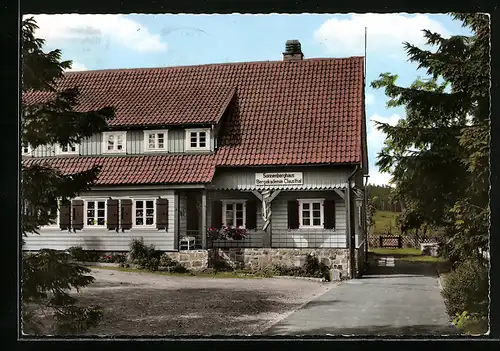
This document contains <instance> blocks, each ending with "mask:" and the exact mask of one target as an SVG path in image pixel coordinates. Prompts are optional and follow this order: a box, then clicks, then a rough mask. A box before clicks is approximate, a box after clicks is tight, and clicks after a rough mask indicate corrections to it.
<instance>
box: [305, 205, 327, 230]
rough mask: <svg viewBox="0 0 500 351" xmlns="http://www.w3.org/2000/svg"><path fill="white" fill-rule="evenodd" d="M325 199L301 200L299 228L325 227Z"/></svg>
mask: <svg viewBox="0 0 500 351" xmlns="http://www.w3.org/2000/svg"><path fill="white" fill-rule="evenodd" d="M323 202H324V200H323V199H313V200H299V206H300V208H299V228H319V227H321V228H322V227H323V222H324V220H323V217H324V213H323Z"/></svg>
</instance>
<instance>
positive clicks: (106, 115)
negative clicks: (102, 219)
mask: <svg viewBox="0 0 500 351" xmlns="http://www.w3.org/2000/svg"><path fill="white" fill-rule="evenodd" d="M37 28H38V27H37V25H36V23H35V21H34V19H33V18H29V19H25V20H23V23H22V77H23V97H24V94H27V93H31V94H32V93H36V94H39V96H41V97H42V98H41V99H40V100H39V101H40V102H39V103H37V104H26V103H24V101H23V106H22V115H21V133H20V134H21V135H20V138H21V143H22V145H28V144H29V145H30V146H31V147H33V148H36V147H38V146H41V145H47V144H56V143H58V144H62V145H66V144H72V143H79V142H80V141H81V140H82V139H83V138H86V137H89V136H91V135H92V134H94V133H97V132H100V131H102V130H104V129H105V128H106V127H107V122H108V121H109V120H110V119H112V118H113V117H114V110H113V109H112V108H110V107H106V108H103V109H100V110H97V111H90V112H76V111H75V107H76V105H77V103H78V97H79V92H78V88H77V87H72V88H68V89H60V88H58V85H57V84H58V81H60V79H62V78H63V77H64V70H65V69H68V68H70V67H71V61H61V52H60V50H53V51H50V52H48V53H45V52H44V51H43V45H44V40H43V39H40V38H36V37H35V31H36V29H37ZM98 173H99V167H93V168H91V169H88V170H86V171H83V172H79V173H74V174H64V173H62V172H61V171H59V170H57V169H53V168H50V167H49V166H47V165H44V164H36V165H30V166H27V165H25V164H23V165H22V171H21V194H20V196H21V217H22V221H21V223H22V225H21V235H22V236H23V237H24V236H27V235H36V234H38V230H39V228H40V227H41V226H43V225H47V224H53V223H55V220H56V216H57V209H58V201H63V202H64V201H70V199H71V198H74V197H75V196H76V195H77V194H79V193H81V192H83V191H86V190H88V189H89V188H90V186H91V185H92V184H93V183H94V182H95V180H96V177H97V175H98ZM89 272H90V270H89V269H88V268H86V267H83V266H79V265H77V264H74V263H71V262H70V261H69V255H68V254H67V253H64V252H56V251H54V250H42V251H40V252H38V253H34V254H24V255H23V259H22V291H21V294H22V296H21V300H22V315H23V332H25V333H37V332H41V330H43V328H42V329H40V328H39V327H37V326H40V325H41V322H40V321H41V320H40V318H39V317H40V310H43V311H44V310H45V309H47V308H48V309H49V310H50V311H52V313H53V317H54V318H55V322H56V323H55V330H54V331H55V332H56V333H58V334H64V333H74V332H81V331H83V330H85V329H87V328H88V327H90V326H92V325H96V323H97V322H98V321H99V319H100V316H101V311H100V308H99V307H97V306H88V307H82V306H78V305H77V300H76V299H75V298H74V297H72V296H70V294H69V291H70V290H71V289H77V290H78V289H80V288H82V287H84V286H86V285H88V284H90V283H91V282H92V281H93V279H94V278H93V277H92V276H90V275H87V274H88V273H89Z"/></svg>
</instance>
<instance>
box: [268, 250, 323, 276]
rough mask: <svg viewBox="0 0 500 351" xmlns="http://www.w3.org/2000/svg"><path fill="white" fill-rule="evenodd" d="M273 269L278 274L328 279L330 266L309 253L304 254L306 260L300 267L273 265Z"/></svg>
mask: <svg viewBox="0 0 500 351" xmlns="http://www.w3.org/2000/svg"><path fill="white" fill-rule="evenodd" d="M274 271H275V273H276V274H277V275H280V276H295V277H311V278H324V279H325V280H326V281H330V268H329V267H328V266H327V265H326V264H324V263H322V262H319V260H318V258H317V257H316V256H314V255H311V254H309V255H307V256H306V262H305V263H304V265H303V266H302V267H295V266H285V265H274Z"/></svg>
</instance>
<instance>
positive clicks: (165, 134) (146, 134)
mask: <svg viewBox="0 0 500 351" xmlns="http://www.w3.org/2000/svg"><path fill="white" fill-rule="evenodd" d="M160 133H163V148H158V134H160ZM149 134H155V148H154V149H150V148H149ZM165 151H168V130H167V129H163V130H145V131H144V152H165Z"/></svg>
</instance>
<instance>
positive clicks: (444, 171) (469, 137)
mask: <svg viewBox="0 0 500 351" xmlns="http://www.w3.org/2000/svg"><path fill="white" fill-rule="evenodd" d="M452 16H453V17H454V19H456V20H459V21H461V22H462V23H463V25H464V26H465V27H468V28H470V29H471V30H472V32H473V35H472V36H459V35H456V36H451V37H450V38H443V37H442V36H441V35H440V34H438V33H433V32H430V31H428V30H424V36H425V38H426V39H427V44H429V45H431V46H434V47H435V48H436V50H434V51H430V50H423V49H420V48H418V47H416V46H414V45H411V44H409V43H405V44H404V46H405V49H406V52H407V54H408V57H409V60H410V61H412V62H417V63H418V68H425V69H426V70H427V74H428V75H429V76H430V78H429V79H417V80H416V81H415V82H414V83H413V84H412V85H411V86H410V87H401V86H397V85H396V79H397V75H394V74H390V73H384V74H381V75H380V77H379V79H378V80H376V81H374V82H372V84H371V86H372V87H374V88H384V89H385V93H386V95H387V96H388V97H389V101H388V106H390V107H394V106H404V107H405V109H406V118H405V119H402V120H400V121H399V123H398V124H397V125H396V126H390V125H388V124H383V123H379V126H378V127H379V129H380V130H382V131H383V132H385V133H386V135H387V139H386V142H385V146H384V148H383V149H382V151H381V153H380V154H379V155H378V161H377V164H378V166H379V167H380V168H381V170H382V171H385V172H390V173H391V174H392V176H393V180H394V183H395V185H396V188H395V190H394V192H393V196H394V197H395V198H396V199H399V200H400V201H402V202H404V203H405V207H407V206H406V204H411V206H408V208H405V210H404V212H405V213H404V214H403V215H402V217H401V220H402V225H404V226H405V227H406V228H408V229H410V228H414V229H417V228H420V227H421V226H422V225H427V226H429V227H439V228H444V231H445V234H446V236H447V237H448V239H449V240H448V242H447V245H446V252H447V254H448V256H449V258H450V259H451V260H452V261H459V260H463V259H466V258H471V257H476V256H477V253H478V252H479V250H478V249H483V250H484V249H487V245H488V225H489V223H488V222H489V214H490V213H489V201H488V187H489V180H488V173H489V163H488V162H489V130H490V122H489V121H490V117H489V105H490V100H489V87H490V57H489V50H490V49H489V35H490V23H489V17H488V16H487V15H483V14H458V13H454V14H452Z"/></svg>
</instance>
